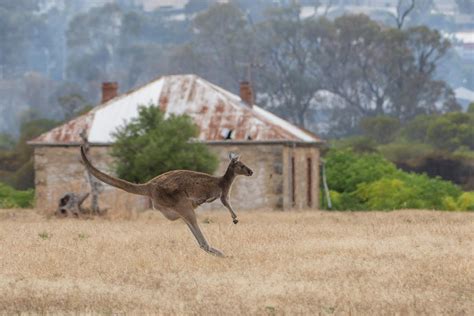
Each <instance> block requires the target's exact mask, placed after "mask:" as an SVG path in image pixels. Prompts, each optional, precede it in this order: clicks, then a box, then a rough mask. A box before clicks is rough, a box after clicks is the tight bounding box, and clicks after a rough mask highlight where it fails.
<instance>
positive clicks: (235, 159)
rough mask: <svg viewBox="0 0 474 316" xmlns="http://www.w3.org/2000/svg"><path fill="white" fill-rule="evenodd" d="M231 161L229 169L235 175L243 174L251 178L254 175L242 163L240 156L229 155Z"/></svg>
mask: <svg viewBox="0 0 474 316" xmlns="http://www.w3.org/2000/svg"><path fill="white" fill-rule="evenodd" d="M229 159H230V164H229V169H230V170H232V171H233V173H234V174H236V175H239V174H241V175H244V176H247V177H250V176H251V175H252V174H253V171H252V170H251V169H250V168H249V167H247V166H246V165H244V163H243V162H241V161H240V156H239V155H238V154H235V153H229Z"/></svg>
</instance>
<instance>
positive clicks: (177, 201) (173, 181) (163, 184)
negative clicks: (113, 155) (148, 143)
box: [81, 146, 253, 257]
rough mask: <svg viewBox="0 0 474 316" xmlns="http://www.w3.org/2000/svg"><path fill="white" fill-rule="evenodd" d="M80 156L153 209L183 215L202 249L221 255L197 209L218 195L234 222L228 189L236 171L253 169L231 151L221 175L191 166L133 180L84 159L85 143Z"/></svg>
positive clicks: (94, 170)
mask: <svg viewBox="0 0 474 316" xmlns="http://www.w3.org/2000/svg"><path fill="white" fill-rule="evenodd" d="M81 156H82V160H83V161H84V164H85V166H86V168H87V169H88V170H89V171H90V172H91V173H92V174H93V175H94V176H95V177H96V178H97V179H99V180H101V181H103V182H105V183H107V184H110V185H111V186H114V187H117V188H119V189H122V190H124V191H127V192H129V193H133V194H139V195H144V196H148V197H149V198H150V199H151V201H152V204H153V208H154V209H158V210H159V211H160V212H161V213H163V215H164V216H165V217H166V218H167V219H169V220H171V221H174V220H177V219H179V218H182V219H183V220H184V222H185V223H186V224H187V225H188V227H189V229H190V230H191V232H192V233H193V235H194V237H195V238H196V240H197V242H198V244H199V246H200V247H201V249H203V250H204V251H206V252H208V253H210V254H212V255H215V256H218V257H223V256H224V255H223V253H222V252H221V251H220V250H218V249H215V248H212V247H211V246H209V244H208V242H207V240H206V238H205V237H204V235H203V233H202V232H201V229H200V228H199V225H198V223H197V220H196V213H195V212H194V209H196V208H197V207H198V206H199V205H201V204H203V203H210V202H212V201H214V200H216V199H218V198H220V199H221V202H222V204H223V205H224V206H225V207H226V208H227V209H228V210H229V212H230V214H231V216H232V220H233V222H234V224H237V223H238V220H237V215H236V214H235V212H234V209H233V208H232V206H231V204H230V202H229V193H230V188H231V186H232V183H233V182H234V180H235V177H236V176H237V175H245V176H251V175H252V174H253V171H252V170H251V169H250V168H249V167H247V166H246V165H244V164H243V163H242V162H241V161H240V160H239V159H240V157H239V155H237V154H234V153H230V154H229V159H230V163H229V166H228V167H227V170H226V172H225V174H224V175H223V176H222V177H215V176H212V175H209V174H206V173H202V172H196V171H190V170H173V171H168V172H166V173H163V174H161V175H159V176H157V177H155V178H153V179H151V180H150V181H148V182H146V183H143V184H135V183H131V182H128V181H125V180H123V179H119V178H115V177H112V176H110V175H108V174H105V173H103V172H102V171H100V170H98V169H97V168H95V167H94V166H93V165H92V164H91V162H90V161H89V159H87V156H86V153H85V149H84V146H81Z"/></svg>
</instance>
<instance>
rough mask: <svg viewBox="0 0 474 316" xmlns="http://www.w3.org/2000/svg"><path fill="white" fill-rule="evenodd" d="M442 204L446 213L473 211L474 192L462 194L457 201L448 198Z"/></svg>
mask: <svg viewBox="0 0 474 316" xmlns="http://www.w3.org/2000/svg"><path fill="white" fill-rule="evenodd" d="M443 203H444V208H445V209H446V210H448V211H474V192H464V193H463V194H461V195H460V196H459V198H458V199H457V200H456V199H454V198H453V197H451V196H448V197H446V198H445V199H444V200H443Z"/></svg>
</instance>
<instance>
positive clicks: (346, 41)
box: [310, 15, 455, 133]
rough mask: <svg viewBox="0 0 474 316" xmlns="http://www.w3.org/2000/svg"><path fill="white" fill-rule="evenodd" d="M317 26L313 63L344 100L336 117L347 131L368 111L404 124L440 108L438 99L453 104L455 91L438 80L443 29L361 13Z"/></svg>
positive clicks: (445, 47)
mask: <svg viewBox="0 0 474 316" xmlns="http://www.w3.org/2000/svg"><path fill="white" fill-rule="evenodd" d="M314 28H315V29H314V30H312V31H311V32H310V36H311V38H312V39H313V40H312V42H313V43H316V44H315V49H314V51H313V56H312V58H311V60H312V61H313V63H314V64H315V65H314V67H313V68H314V69H315V70H317V71H319V73H320V75H319V78H321V80H323V79H324V88H325V89H327V90H329V91H331V92H332V93H334V94H336V95H338V96H339V97H341V98H342V99H343V100H344V104H343V105H342V106H341V109H338V111H339V112H343V114H344V115H343V116H335V117H334V120H333V122H335V123H336V124H339V125H338V126H339V127H342V128H343V129H344V130H346V131H347V132H348V133H352V132H353V131H355V130H356V129H357V126H358V122H359V120H360V119H361V118H362V117H366V116H377V115H391V116H394V117H396V118H398V119H399V120H400V121H401V122H402V123H403V122H406V121H408V120H410V119H411V118H413V117H415V116H417V115H419V114H424V113H426V114H430V113H436V112H439V111H441V110H442V108H439V107H437V104H444V105H445V108H446V109H452V108H455V99H454V94H453V92H452V90H451V89H450V88H449V87H448V86H447V85H446V83H445V82H444V81H439V80H435V79H434V73H435V70H436V66H437V64H438V63H439V61H440V60H441V58H443V57H444V56H445V54H446V52H447V50H448V49H449V47H450V44H449V42H448V41H447V40H444V39H442V37H441V35H440V34H439V32H437V31H434V30H430V29H428V28H426V27H413V28H408V29H405V30H399V29H395V28H382V27H380V26H379V25H378V24H377V23H375V22H374V21H372V20H370V19H369V18H368V17H366V16H363V15H356V16H354V15H353V16H343V17H340V18H337V19H335V20H334V22H328V21H325V20H320V21H319V22H318V23H316V24H314ZM339 112H338V113H339ZM341 119H343V120H344V121H343V124H340V123H339V121H340V120H341Z"/></svg>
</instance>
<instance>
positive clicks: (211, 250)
mask: <svg viewBox="0 0 474 316" xmlns="http://www.w3.org/2000/svg"><path fill="white" fill-rule="evenodd" d="M201 248H202V249H203V250H204V251H206V252H207V253H209V254H211V255H213V256H216V257H221V258H223V257H224V254H223V253H222V252H221V251H220V250H218V249H215V248H212V247H209V246H204V247H201Z"/></svg>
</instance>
